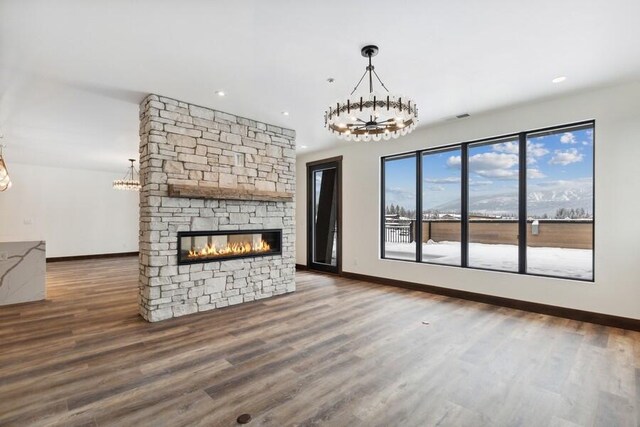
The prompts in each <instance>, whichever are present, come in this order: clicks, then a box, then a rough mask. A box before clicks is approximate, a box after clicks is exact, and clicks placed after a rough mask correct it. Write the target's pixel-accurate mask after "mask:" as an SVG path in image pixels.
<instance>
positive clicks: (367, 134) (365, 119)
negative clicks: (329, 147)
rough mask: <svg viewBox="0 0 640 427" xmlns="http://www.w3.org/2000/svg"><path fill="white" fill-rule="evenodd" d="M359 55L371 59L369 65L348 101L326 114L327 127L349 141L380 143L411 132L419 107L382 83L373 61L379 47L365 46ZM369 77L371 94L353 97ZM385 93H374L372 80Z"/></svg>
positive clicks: (341, 102) (338, 103) (330, 108)
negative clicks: (375, 81)
mask: <svg viewBox="0 0 640 427" xmlns="http://www.w3.org/2000/svg"><path fill="white" fill-rule="evenodd" d="M360 53H361V54H362V56H364V57H365V58H369V65H368V66H367V68H366V70H365V72H364V74H363V75H362V77H361V78H360V81H358V84H356V87H355V88H354V89H353V91H352V92H351V94H350V95H349V97H348V98H347V99H346V100H342V101H338V102H336V103H335V104H334V105H332V106H330V107H329V108H328V109H327V111H325V113H324V123H325V127H326V128H327V129H328V130H329V131H330V132H331V133H334V134H336V135H337V136H338V138H340V139H346V140H347V141H371V140H374V141H380V140H381V139H385V140H389V139H391V138H398V137H399V136H400V135H406V134H408V133H410V132H411V131H412V130H413V129H414V128H415V127H416V124H417V122H418V108H417V106H416V104H415V103H414V102H413V101H411V100H410V99H409V98H407V97H404V96H401V95H393V94H391V93H390V92H389V90H388V89H387V87H386V86H385V85H384V83H382V80H380V77H378V73H376V71H375V68H374V66H373V65H372V64H371V58H373V57H374V56H376V55H377V54H378V46H373V45H369V46H365V47H363V48H362V49H361V51H360ZM367 74H368V75H369V93H368V94H366V95H365V96H358V95H356V96H353V94H354V93H355V91H356V90H357V89H358V87H359V86H360V83H362V80H363V79H364V78H365V76H367ZM374 76H375V78H376V79H377V81H378V82H379V83H380V86H382V88H383V89H384V90H385V92H383V93H378V92H374V90H373V77H374Z"/></svg>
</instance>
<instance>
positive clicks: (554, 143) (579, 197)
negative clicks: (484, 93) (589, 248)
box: [385, 128, 593, 215]
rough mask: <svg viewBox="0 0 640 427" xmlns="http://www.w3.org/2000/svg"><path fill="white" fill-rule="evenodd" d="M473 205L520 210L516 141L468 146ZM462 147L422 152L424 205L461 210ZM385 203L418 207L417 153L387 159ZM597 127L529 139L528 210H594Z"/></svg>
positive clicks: (484, 208)
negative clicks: (563, 208)
mask: <svg viewBox="0 0 640 427" xmlns="http://www.w3.org/2000/svg"><path fill="white" fill-rule="evenodd" d="M468 155H469V203H470V210H471V211H472V212H474V211H478V212H480V211H482V212H493V213H496V214H497V213H506V212H511V213H515V212H517V204H518V203H517V202H518V164H519V157H518V141H517V138H516V139H511V140H501V141H499V142H497V143H491V144H477V145H469V148H468ZM460 163H461V159H460V149H459V148H454V149H448V150H442V151H430V152H427V154H425V155H424V157H423V162H422V164H423V171H422V175H423V202H422V203H423V209H424V210H428V209H438V210H440V211H441V212H459V210H460V207H459V206H460V172H461V171H460ZM385 178H386V185H385V190H386V195H385V201H386V204H387V205H390V204H391V203H393V204H395V205H398V204H399V205H400V206H404V207H405V208H407V209H415V179H416V178H415V158H413V157H411V158H402V159H393V160H390V161H387V162H386V164H385ZM592 178H593V129H592V128H588V129H579V128H578V129H570V128H568V129H564V130H556V131H554V132H552V133H540V134H529V135H528V138H527V200H528V201H527V204H528V211H529V212H528V213H534V214H543V213H548V214H549V215H553V214H554V213H555V211H556V210H557V209H558V208H560V207H568V208H575V207H584V208H585V209H586V210H588V211H590V210H591V209H590V207H591V204H592V197H593V189H592Z"/></svg>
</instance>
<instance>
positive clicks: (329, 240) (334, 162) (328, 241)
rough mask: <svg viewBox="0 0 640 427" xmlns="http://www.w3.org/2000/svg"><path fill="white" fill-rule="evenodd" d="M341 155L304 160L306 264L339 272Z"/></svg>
mask: <svg viewBox="0 0 640 427" xmlns="http://www.w3.org/2000/svg"><path fill="white" fill-rule="evenodd" d="M341 160H342V159H341V158H334V159H327V160H323V161H320V162H313V163H309V164H307V214H308V216H307V266H308V267H309V268H311V269H315V270H321V271H328V272H333V273H338V272H340V249H341V230H340V228H341V226H340V218H341V209H340V203H341V200H340V194H341Z"/></svg>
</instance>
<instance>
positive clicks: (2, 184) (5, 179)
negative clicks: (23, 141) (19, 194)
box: [0, 144, 12, 192]
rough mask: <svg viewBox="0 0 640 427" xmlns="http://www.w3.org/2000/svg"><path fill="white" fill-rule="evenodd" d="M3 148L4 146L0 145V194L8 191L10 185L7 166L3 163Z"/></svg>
mask: <svg viewBox="0 0 640 427" xmlns="http://www.w3.org/2000/svg"><path fill="white" fill-rule="evenodd" d="M3 147H4V145H2V144H0V192H2V191H6V190H8V189H10V188H11V185H12V184H11V178H10V177H9V171H8V170H7V164H6V163H5V162H4V157H3V156H2V148H3Z"/></svg>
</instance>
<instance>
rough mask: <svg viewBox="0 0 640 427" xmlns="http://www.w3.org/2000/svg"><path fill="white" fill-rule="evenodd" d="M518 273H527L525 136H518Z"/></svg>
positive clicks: (521, 134)
mask: <svg viewBox="0 0 640 427" xmlns="http://www.w3.org/2000/svg"><path fill="white" fill-rule="evenodd" d="M518 138H519V141H518V142H519V146H518V147H519V148H518V156H519V157H518V159H519V167H520V170H519V182H518V183H519V185H518V272H519V273H521V274H524V273H526V272H527V135H526V134H525V133H524V132H523V133H520V134H519V135H518Z"/></svg>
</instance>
